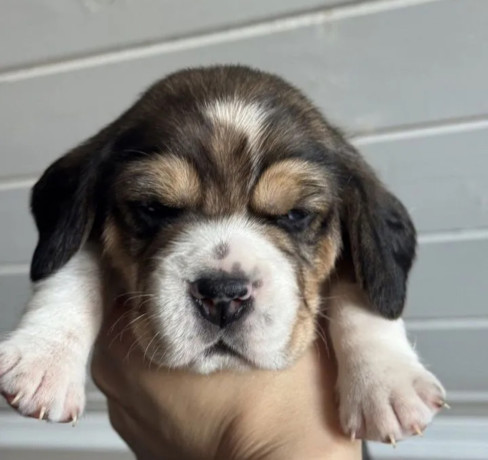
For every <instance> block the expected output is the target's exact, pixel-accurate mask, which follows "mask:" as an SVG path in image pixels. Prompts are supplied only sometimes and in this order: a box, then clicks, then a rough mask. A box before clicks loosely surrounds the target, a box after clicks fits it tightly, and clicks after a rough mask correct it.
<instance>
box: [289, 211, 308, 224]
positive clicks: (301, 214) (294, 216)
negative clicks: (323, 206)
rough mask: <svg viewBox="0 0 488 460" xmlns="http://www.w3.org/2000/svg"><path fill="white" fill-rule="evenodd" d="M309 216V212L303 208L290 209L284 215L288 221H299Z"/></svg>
mask: <svg viewBox="0 0 488 460" xmlns="http://www.w3.org/2000/svg"><path fill="white" fill-rule="evenodd" d="M309 216H310V213H309V212H308V211H306V210H305V209H291V210H290V211H288V214H287V215H286V218H287V219H288V220H289V221H290V222H294V223H297V222H300V221H302V220H304V219H307V218H308V217H309Z"/></svg>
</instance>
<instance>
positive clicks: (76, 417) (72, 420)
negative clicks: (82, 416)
mask: <svg viewBox="0 0 488 460" xmlns="http://www.w3.org/2000/svg"><path fill="white" fill-rule="evenodd" d="M77 422H78V416H77V415H76V414H73V415H72V416H71V426H72V427H73V428H74V427H75V426H76V423H77Z"/></svg>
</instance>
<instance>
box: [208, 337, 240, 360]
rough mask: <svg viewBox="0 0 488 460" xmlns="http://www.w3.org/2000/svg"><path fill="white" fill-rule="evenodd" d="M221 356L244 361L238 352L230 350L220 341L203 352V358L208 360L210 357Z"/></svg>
mask: <svg viewBox="0 0 488 460" xmlns="http://www.w3.org/2000/svg"><path fill="white" fill-rule="evenodd" d="M215 355H221V356H226V355H227V356H232V357H234V358H238V359H240V360H243V361H246V359H245V358H244V356H242V355H241V354H240V353H239V352H238V351H236V350H234V349H233V348H231V347H230V346H229V345H227V344H226V343H225V342H224V341H223V340H222V339H220V340H218V341H217V342H216V343H214V344H213V345H211V346H210V347H209V348H207V349H206V350H205V351H204V356H205V358H209V357H211V356H215Z"/></svg>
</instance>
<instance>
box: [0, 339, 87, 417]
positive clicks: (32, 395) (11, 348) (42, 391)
mask: <svg viewBox="0 0 488 460" xmlns="http://www.w3.org/2000/svg"><path fill="white" fill-rule="evenodd" d="M74 349H76V346H73V344H71V346H70V345H69V340H57V341H49V340H47V339H43V338H39V337H36V336H33V335H27V334H15V335H13V336H12V337H10V338H9V339H7V340H6V341H4V342H1V343H0V392H1V393H2V394H3V396H4V397H5V399H6V400H7V402H8V403H9V404H10V405H11V406H12V407H14V408H15V409H17V410H18V411H19V412H20V413H21V414H23V415H26V416H29V417H36V418H39V419H44V420H50V421H53V422H69V421H72V422H76V420H77V419H78V417H79V416H80V414H81V413H82V412H83V408H84V406H85V372H86V371H85V364H86V363H85V362H84V359H83V357H82V356H80V355H79V354H77V353H76V351H75V350H74Z"/></svg>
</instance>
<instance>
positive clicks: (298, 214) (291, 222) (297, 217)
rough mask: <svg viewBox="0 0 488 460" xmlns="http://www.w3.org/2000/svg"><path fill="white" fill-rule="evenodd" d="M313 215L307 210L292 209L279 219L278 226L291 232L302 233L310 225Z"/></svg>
mask: <svg viewBox="0 0 488 460" xmlns="http://www.w3.org/2000/svg"><path fill="white" fill-rule="evenodd" d="M312 218H313V214H312V213H311V212H310V211H307V210H306V209H300V208H294V209H290V210H289V211H288V212H287V213H286V214H284V215H282V216H279V217H278V220H277V222H278V224H279V225H281V226H282V227H284V228H286V229H287V230H290V231H301V230H304V229H305V227H306V226H307V225H308V224H309V223H310V221H311V220H312Z"/></svg>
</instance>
